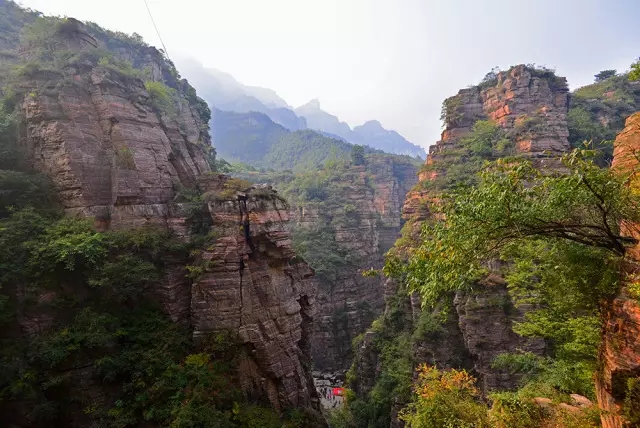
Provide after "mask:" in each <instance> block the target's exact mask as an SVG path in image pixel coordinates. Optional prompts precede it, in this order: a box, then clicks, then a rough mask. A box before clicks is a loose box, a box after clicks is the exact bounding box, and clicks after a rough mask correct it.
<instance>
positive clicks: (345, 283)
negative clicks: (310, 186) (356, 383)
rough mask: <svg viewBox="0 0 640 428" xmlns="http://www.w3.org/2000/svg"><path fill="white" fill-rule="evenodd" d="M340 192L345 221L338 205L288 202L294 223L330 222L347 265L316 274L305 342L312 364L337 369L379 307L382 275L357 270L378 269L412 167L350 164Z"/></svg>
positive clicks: (396, 228) (395, 228)
mask: <svg viewBox="0 0 640 428" xmlns="http://www.w3.org/2000/svg"><path fill="white" fill-rule="evenodd" d="M342 179H343V180H344V183H341V184H343V187H344V194H343V195H341V196H342V197H343V198H344V199H345V200H347V201H348V202H349V204H351V205H353V207H354V208H355V209H354V215H353V216H352V218H351V219H350V220H349V222H347V223H340V222H336V221H333V217H334V216H336V215H337V214H340V212H339V210H342V209H343V207H339V208H334V207H324V208H318V207H297V208H296V207H294V209H293V215H294V216H295V219H296V226H297V227H302V228H304V227H314V225H323V224H327V225H330V227H331V228H332V230H333V231H334V233H333V235H332V237H333V239H334V240H335V243H336V245H337V247H338V248H339V249H340V250H342V251H343V252H345V253H346V254H347V257H348V258H349V261H350V264H349V267H348V268H346V269H342V270H340V271H339V272H336V279H335V280H332V281H330V280H327V279H326V278H321V277H316V278H314V279H313V283H314V288H315V289H316V290H317V301H316V310H317V316H316V323H315V325H314V332H313V336H312V341H311V349H312V356H313V363H314V369H316V370H320V371H324V372H331V373H333V372H343V371H346V370H347V368H348V367H349V366H350V365H351V362H352V357H353V356H352V348H351V342H352V340H353V338H354V337H356V336H357V335H359V334H361V333H363V332H364V331H365V330H366V329H367V328H368V326H369V325H370V324H371V322H372V321H373V320H374V319H375V318H376V317H377V316H378V315H379V314H380V313H381V312H382V310H383V308H384V299H383V294H384V293H383V290H384V279H383V278H380V277H364V276H363V275H362V271H363V270H367V269H371V268H380V267H382V263H383V255H384V253H385V252H386V251H387V250H388V249H389V248H391V246H392V245H393V243H394V242H395V240H396V239H397V238H398V236H399V233H400V229H401V227H402V218H401V207H402V201H403V200H404V197H405V195H406V193H407V192H408V191H409V189H410V188H411V187H412V186H413V185H414V184H415V182H416V169H415V167H413V165H411V164H410V163H408V162H401V161H398V160H394V159H391V158H388V157H375V156H371V157H369V158H368V161H367V165H366V166H352V167H351V169H350V171H349V173H348V175H346V176H345V177H342Z"/></svg>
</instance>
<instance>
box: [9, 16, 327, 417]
mask: <svg viewBox="0 0 640 428" xmlns="http://www.w3.org/2000/svg"><path fill="white" fill-rule="evenodd" d="M67 22H68V23H69V26H68V27H65V28H66V30H65V32H64V34H61V35H59V37H61V41H62V42H63V43H64V44H65V46H66V47H67V48H68V49H70V50H72V51H74V52H78V53H77V57H79V59H78V60H76V61H75V62H71V61H70V62H69V64H67V65H65V66H64V68H62V69H61V70H56V71H51V70H41V69H36V70H34V71H33V72H31V73H29V75H28V76H25V77H24V78H23V79H21V80H20V82H19V88H20V89H21V91H22V92H23V93H24V94H25V95H24V96H23V99H22V102H21V103H20V104H19V106H20V110H21V113H22V115H23V117H24V122H23V125H24V134H22V135H21V143H22V145H23V146H24V147H25V148H26V151H27V152H28V155H29V159H30V161H31V163H32V165H33V167H34V168H35V169H36V170H38V171H41V172H43V173H46V174H47V175H48V176H49V177H50V178H51V179H52V181H53V184H54V186H55V188H56V190H57V192H58V194H59V196H60V199H61V203H62V205H63V208H64V209H65V211H66V212H67V213H68V214H69V215H82V216H88V217H94V218H95V219H96V223H97V224H98V226H99V227H101V228H102V229H103V230H106V229H114V228H132V227H138V226H142V225H146V224H149V223H152V224H156V225H162V226H164V227H166V228H169V229H170V230H172V231H174V232H175V233H176V234H177V235H178V236H182V237H184V239H189V238H188V235H189V222H188V219H187V217H188V215H189V212H188V211H189V209H192V208H193V204H188V203H183V202H185V201H184V196H183V195H181V192H182V191H183V190H184V189H198V190H199V192H200V193H202V192H209V193H213V194H215V193H216V192H219V191H221V190H223V189H224V185H225V183H226V181H227V180H228V177H226V176H221V175H217V174H214V173H212V172H211V171H210V162H209V160H210V159H208V156H209V149H210V138H209V133H208V124H207V121H206V120H204V118H205V117H204V116H206V114H201V113H202V112H201V111H198V109H200V108H202V105H201V104H198V100H197V97H195V93H194V92H193V88H191V87H190V86H188V83H187V82H186V81H183V80H182V81H181V80H177V79H176V78H175V75H176V72H175V70H173V69H171V67H170V65H168V63H167V62H166V60H164V58H163V56H162V55H161V54H160V52H158V51H157V50H155V49H154V48H140V49H141V50H142V51H143V54H142V55H140V52H139V50H138V49H129V50H127V48H126V46H125V45H119V46H118V47H117V48H116V49H115V52H116V54H117V55H118V58H120V59H130V62H131V63H133V64H134V65H135V67H136V68H137V67H140V68H144V69H145V70H146V72H147V73H148V74H147V76H146V77H147V78H148V79H151V80H153V79H157V81H164V82H165V83H166V84H167V86H168V85H170V84H173V85H174V86H173V87H171V89H172V90H173V91H175V92H172V93H171V94H170V96H171V99H172V103H173V107H172V109H170V110H169V111H161V110H159V109H158V108H157V106H155V105H154V104H153V100H152V99H151V95H150V94H149V92H147V90H146V88H145V85H144V84H143V82H142V80H140V78H139V76H137V75H133V74H131V73H126V72H123V71H122V70H121V69H119V68H118V67H113V66H109V64H103V65H100V64H101V63H98V61H95V60H92V59H91V57H89V56H88V57H87V58H86V60H85V59H83V58H84V57H83V55H90V54H91V53H92V52H93V50H92V49H94V48H95V47H101V48H103V49H107V48H109V47H110V46H109V45H105V44H104V42H103V41H101V40H100V39H99V38H96V37H93V36H91V35H90V34H89V33H88V32H87V31H86V29H85V28H84V26H83V25H82V24H81V23H79V22H77V21H75V20H69V21H67ZM22 54H23V55H25V56H27V57H28V55H29V54H30V53H29V49H25V50H24V51H23V53H22ZM194 100H195V101H196V102H194ZM205 108H206V105H205ZM207 111H208V109H207ZM203 215H205V216H208V217H210V220H211V221H210V224H212V226H211V228H212V232H214V235H215V239H213V240H212V241H211V242H209V244H208V245H209V246H207V247H206V248H204V249H201V251H200V256H199V260H200V262H201V263H202V267H203V274H202V275H201V276H200V277H199V278H197V279H196V280H194V281H192V280H190V279H188V278H187V277H186V273H187V269H186V267H185V266H184V261H172V260H166V266H167V267H166V270H165V272H166V274H165V277H164V279H163V281H162V282H161V283H159V284H157V285H156V286H155V287H153V290H152V292H153V293H154V294H155V296H156V297H157V299H158V300H159V301H160V303H161V304H162V307H163V308H164V310H165V311H166V312H167V314H168V315H169V316H170V317H171V319H172V320H173V321H175V322H180V323H183V324H186V325H190V326H191V327H192V328H193V335H194V339H195V341H196V343H197V342H198V340H199V339H201V338H203V337H205V336H207V335H210V334H211V333H215V332H221V331H224V332H229V331H230V332H232V333H235V334H234V337H235V336H237V337H238V338H239V341H240V342H241V343H242V344H243V345H244V347H245V348H246V349H247V350H248V352H247V355H248V356H246V357H243V359H242V361H240V364H239V370H238V371H239V373H238V374H239V380H240V383H241V386H242V389H243V390H244V391H245V393H247V394H248V395H249V396H250V397H253V398H257V399H267V400H268V401H269V402H270V403H271V405H272V406H273V407H274V408H275V409H277V410H279V411H283V410H285V409H287V408H292V407H295V408H301V409H308V410H311V411H312V412H313V411H315V410H318V409H319V404H318V400H317V396H316V392H315V389H314V387H313V381H312V379H311V369H310V366H311V364H310V345H309V343H310V335H311V328H312V327H311V325H312V317H313V307H314V306H313V305H314V295H313V284H312V283H311V282H310V278H311V276H312V275H313V271H312V270H311V269H310V268H309V267H308V266H307V265H306V263H304V262H302V261H300V260H299V259H296V257H295V254H294V252H293V250H292V247H291V241H290V238H289V234H288V231H287V226H286V224H287V222H288V220H289V213H288V211H287V209H286V208H285V207H284V205H283V203H282V202H281V201H280V200H279V199H278V198H277V197H276V196H275V194H274V193H273V192H272V191H270V190H268V189H253V190H249V191H248V192H246V193H238V194H234V195H231V196H228V197H225V198H224V199H214V200H213V201H212V202H210V203H208V205H207V209H205V210H204V211H203ZM230 376H232V374H231V373H230ZM87 377H89V376H88V375H87ZM84 381H86V379H85V380H84ZM320 419H321V418H319V419H318V420H320Z"/></svg>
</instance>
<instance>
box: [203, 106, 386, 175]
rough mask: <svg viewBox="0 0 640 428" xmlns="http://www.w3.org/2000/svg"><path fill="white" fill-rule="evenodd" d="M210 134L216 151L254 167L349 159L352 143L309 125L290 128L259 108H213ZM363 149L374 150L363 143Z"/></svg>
mask: <svg viewBox="0 0 640 428" xmlns="http://www.w3.org/2000/svg"><path fill="white" fill-rule="evenodd" d="M211 136H212V139H213V144H214V146H215V147H216V150H217V153H218V155H219V156H220V157H221V158H223V159H225V160H227V161H230V162H242V163H246V164H249V165H251V166H253V167H257V168H265V169H267V168H268V169H275V170H284V169H290V170H293V171H299V172H303V171H308V170H311V169H316V168H318V167H321V166H322V165H324V163H325V162H326V161H327V160H330V159H348V158H349V157H350V156H351V150H352V148H353V145H352V144H351V143H348V142H345V141H343V140H342V139H337V138H331V137H328V136H326V135H323V134H322V133H320V132H316V131H313V130H311V129H306V130H298V131H290V130H288V129H286V128H285V127H283V126H281V125H279V124H277V123H275V122H273V121H272V120H271V119H270V118H269V117H268V116H267V115H266V114H263V113H259V112H248V113H238V112H230V111H223V110H218V109H214V110H213V111H212V117H211ZM365 152H366V153H377V152H380V150H375V149H372V148H370V147H365Z"/></svg>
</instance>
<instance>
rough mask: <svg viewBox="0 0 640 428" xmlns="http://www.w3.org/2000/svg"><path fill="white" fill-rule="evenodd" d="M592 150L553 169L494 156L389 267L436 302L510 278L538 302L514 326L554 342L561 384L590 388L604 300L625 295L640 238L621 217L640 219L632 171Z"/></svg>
mask: <svg viewBox="0 0 640 428" xmlns="http://www.w3.org/2000/svg"><path fill="white" fill-rule="evenodd" d="M594 157H595V154H594V152H593V151H589V150H579V149H576V150H574V151H573V152H571V153H569V154H566V155H565V156H564V157H563V158H562V166H563V168H561V169H558V170H556V171H555V172H554V171H548V170H547V171H541V170H539V169H537V168H536V167H534V165H533V164H532V163H531V162H530V161H528V160H522V159H521V160H517V159H516V160H498V161H496V162H494V163H493V164H490V166H488V167H487V168H485V169H484V170H483V172H482V173H481V178H480V182H479V184H478V185H477V186H476V187H472V188H458V189H456V190H454V191H452V192H450V193H448V194H445V195H443V197H442V200H443V202H442V203H441V206H440V207H439V208H438V209H439V211H440V214H439V215H438V216H437V217H438V218H443V219H444V220H442V221H432V222H431V223H428V224H426V225H425V227H424V230H423V239H422V241H421V244H420V246H419V247H418V248H417V249H415V250H414V252H413V254H412V256H411V257H410V260H409V263H408V265H407V266H406V267H404V266H403V264H402V263H398V261H396V260H394V259H389V260H388V261H387V264H386V266H385V270H386V272H387V273H388V274H390V275H395V276H396V277H399V278H406V282H407V284H408V286H409V288H410V290H416V291H419V292H420V293H421V295H422V297H423V300H424V302H425V304H427V305H431V306H433V305H435V304H436V303H437V302H439V301H440V300H441V299H442V298H444V297H445V296H447V295H448V294H449V293H451V292H453V291H456V290H460V289H467V290H469V289H471V288H473V287H476V286H478V282H479V281H481V280H482V279H484V278H486V277H487V276H488V275H489V274H498V275H501V276H503V277H505V278H506V280H507V283H508V284H509V292H510V294H511V297H512V299H513V300H514V302H515V304H516V305H522V304H527V305H530V306H529V307H533V308H536V309H535V310H532V311H529V312H528V313H527V315H526V318H525V319H524V320H523V321H522V322H520V323H516V326H515V327H514V329H515V330H516V331H517V332H518V333H520V334H521V335H525V336H537V337H543V338H545V339H547V340H548V341H549V343H551V344H553V346H552V350H553V355H552V357H553V359H554V361H555V363H554V364H556V365H555V367H550V369H553V370H555V372H554V371H553V370H551V372H549V370H547V371H546V373H547V374H549V373H552V375H549V376H548V378H552V379H555V380H553V381H552V383H553V385H554V387H556V388H557V389H559V390H562V391H564V392H575V391H581V392H582V393H584V394H586V395H591V396H593V387H592V381H591V376H592V373H593V371H594V370H595V365H596V360H597V346H598V343H599V327H600V325H599V319H600V318H599V316H600V304H601V302H602V301H603V300H606V299H607V298H610V297H612V296H613V295H615V294H616V293H617V291H618V287H619V268H620V262H621V260H622V258H623V257H624V254H625V252H626V250H627V248H628V247H629V246H630V245H633V244H635V243H636V239H635V238H633V237H632V236H630V235H629V231H628V230H621V229H620V224H621V222H622V221H623V220H624V221H628V222H638V221H640V209H639V208H640V201H639V200H638V195H637V194H636V193H634V191H633V190H632V189H629V187H628V186H627V179H628V175H627V174H619V173H617V172H616V171H613V170H611V169H603V168H600V167H599V166H598V165H597V164H596V163H595V162H594ZM497 261H499V262H500V263H496V262H497ZM562 377H564V378H562ZM561 378H562V379H561Z"/></svg>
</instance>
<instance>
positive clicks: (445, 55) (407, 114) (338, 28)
mask: <svg viewBox="0 0 640 428" xmlns="http://www.w3.org/2000/svg"><path fill="white" fill-rule="evenodd" d="M147 2H148V4H149V8H150V9H151V12H152V14H153V17H154V19H155V21H156V24H157V25H158V28H159V30H160V34H161V36H162V39H163V40H164V43H165V45H166V48H167V51H168V53H169V56H170V57H172V56H177V55H179V56H183V57H184V56H186V57H193V58H195V59H197V60H198V61H199V62H201V63H202V64H204V65H205V66H206V67H212V68H216V69H219V70H222V71H226V72H228V73H230V74H232V75H233V76H234V77H235V78H236V79H237V80H239V81H240V82H242V83H244V84H247V85H252V86H263V87H266V88H270V89H273V90H275V91H276V92H277V93H278V94H279V95H280V96H281V97H282V98H284V99H285V100H286V101H287V102H288V103H289V104H290V105H292V106H294V107H297V106H299V105H302V104H304V103H306V102H308V101H309V100H311V99H314V98H317V99H319V100H320V103H321V107H322V109H323V110H325V111H328V112H330V113H332V114H334V115H337V116H338V117H339V118H340V119H341V120H343V121H346V122H347V123H349V125H351V126H352V127H353V126H356V125H359V124H362V123H363V122H365V121H367V120H371V119H376V120H379V121H380V122H381V123H382V125H383V126H385V127H386V128H388V129H394V130H396V131H398V132H400V133H401V134H402V135H404V136H405V137H406V138H407V139H409V140H410V141H411V142H413V143H414V144H419V145H421V146H423V147H428V146H429V145H432V144H434V143H435V142H436V141H437V140H438V139H439V136H440V132H441V122H440V120H439V117H440V107H441V104H442V101H443V100H444V99H445V98H447V97H449V96H452V95H455V93H456V92H457V91H458V90H459V89H460V88H464V87H467V86H469V85H471V84H476V83H478V82H479V81H480V80H481V79H482V77H483V76H484V75H485V74H486V73H487V72H488V71H490V70H491V69H492V68H493V67H495V66H499V67H500V68H502V69H506V68H509V66H511V65H514V64H520V63H526V64H530V63H535V64H538V65H544V66H546V67H549V68H553V69H555V70H556V73H557V74H558V75H560V76H565V77H567V78H568V81H569V85H570V87H571V88H576V87H579V86H582V85H585V84H588V83H591V82H592V81H593V75H594V74H595V73H597V72H598V71H600V70H603V69H617V70H620V71H624V70H626V69H628V67H629V65H630V64H631V63H632V62H633V61H634V59H636V58H638V57H639V56H640V25H638V22H640V0H530V1H521V0H509V1H505V0H180V1H176V0H147ZM18 3H19V4H21V5H23V6H25V7H30V8H32V9H36V10H39V11H42V12H44V13H45V14H47V15H60V16H69V17H74V18H77V19H80V20H83V21H87V20H88V21H94V22H96V23H98V24H100V25H101V26H103V27H106V28H108V29H111V30H117V31H124V32H128V33H133V32H137V33H138V34H140V35H142V36H143V37H144V38H145V40H146V41H147V42H149V43H150V44H152V45H155V46H157V47H161V44H160V40H159V39H158V36H157V35H156V33H155V30H154V28H153V25H152V23H151V20H150V19H149V15H148V13H147V10H146V8H145V4H144V0H109V1H108V2H103V1H100V2H97V1H96V0H18Z"/></svg>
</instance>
